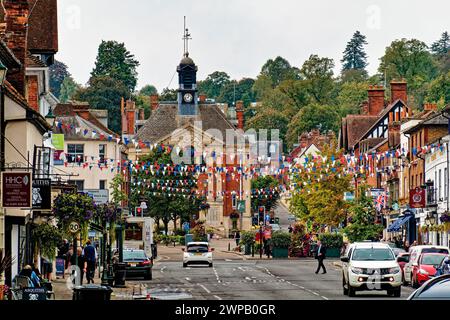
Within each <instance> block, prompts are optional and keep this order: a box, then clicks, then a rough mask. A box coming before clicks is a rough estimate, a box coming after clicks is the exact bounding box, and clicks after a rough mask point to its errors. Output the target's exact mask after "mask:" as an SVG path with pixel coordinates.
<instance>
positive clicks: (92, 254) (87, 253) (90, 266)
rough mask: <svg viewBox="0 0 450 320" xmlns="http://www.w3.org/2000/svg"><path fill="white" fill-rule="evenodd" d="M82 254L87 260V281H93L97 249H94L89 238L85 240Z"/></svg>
mask: <svg viewBox="0 0 450 320" xmlns="http://www.w3.org/2000/svg"><path fill="white" fill-rule="evenodd" d="M83 256H84V259H85V260H86V262H87V270H86V279H87V283H94V275H95V263H96V260H97V251H96V250H95V247H94V246H93V245H92V244H91V240H88V241H86V247H85V248H84V252H83Z"/></svg>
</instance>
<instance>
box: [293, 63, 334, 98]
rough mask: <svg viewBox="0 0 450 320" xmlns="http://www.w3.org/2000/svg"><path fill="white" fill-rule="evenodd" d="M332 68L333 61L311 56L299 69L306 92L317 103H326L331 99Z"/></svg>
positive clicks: (332, 84) (332, 85)
mask: <svg viewBox="0 0 450 320" xmlns="http://www.w3.org/2000/svg"><path fill="white" fill-rule="evenodd" d="M333 68H334V62H333V59H329V58H321V57H319V56H318V55H315V54H312V55H310V56H309V59H308V60H306V61H305V62H304V63H303V66H302V68H301V69H300V74H301V76H302V77H303V78H304V79H305V86H306V90H307V92H308V93H309V95H310V96H311V97H312V98H313V99H314V100H315V101H316V102H317V103H327V102H329V101H330V99H331V92H332V91H333V87H334V80H333Z"/></svg>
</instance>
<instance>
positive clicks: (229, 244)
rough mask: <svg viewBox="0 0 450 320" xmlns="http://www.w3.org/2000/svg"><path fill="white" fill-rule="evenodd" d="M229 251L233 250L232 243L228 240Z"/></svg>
mask: <svg viewBox="0 0 450 320" xmlns="http://www.w3.org/2000/svg"><path fill="white" fill-rule="evenodd" d="M228 251H231V243H229V242H228Z"/></svg>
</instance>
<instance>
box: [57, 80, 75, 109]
mask: <svg viewBox="0 0 450 320" xmlns="http://www.w3.org/2000/svg"><path fill="white" fill-rule="evenodd" d="M79 89H80V85H79V84H78V83H76V82H75V80H73V78H72V77H71V76H67V77H65V78H64V81H63V82H62V83H61V90H60V95H59V100H60V101H61V102H62V103H66V102H67V101H69V100H71V99H72V97H73V96H74V95H75V94H76V92H77V91H78V90H79Z"/></svg>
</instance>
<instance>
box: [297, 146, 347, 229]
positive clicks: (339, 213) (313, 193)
mask: <svg viewBox="0 0 450 320" xmlns="http://www.w3.org/2000/svg"><path fill="white" fill-rule="evenodd" d="M341 155H342V151H341V150H339V151H336V141H334V142H333V143H331V144H330V145H329V146H328V145H325V146H324V149H323V151H322V152H321V153H320V157H316V159H312V157H311V156H309V157H308V158H307V159H308V160H307V161H305V163H302V164H301V166H300V168H299V170H298V172H297V171H296V172H294V173H293V174H292V186H294V191H293V195H292V199H291V203H290V209H291V212H293V213H294V214H295V215H296V216H297V217H299V218H300V219H301V220H302V221H303V222H305V223H307V224H310V223H313V224H322V225H323V224H325V225H328V226H335V227H337V226H338V225H339V224H340V223H342V221H343V220H344V219H345V217H346V210H347V208H348V204H347V203H346V202H345V201H344V196H343V195H344V192H349V191H351V190H352V186H351V179H352V178H351V176H350V175H346V174H345V172H344V170H345V169H346V164H345V163H341V161H340V157H341Z"/></svg>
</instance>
